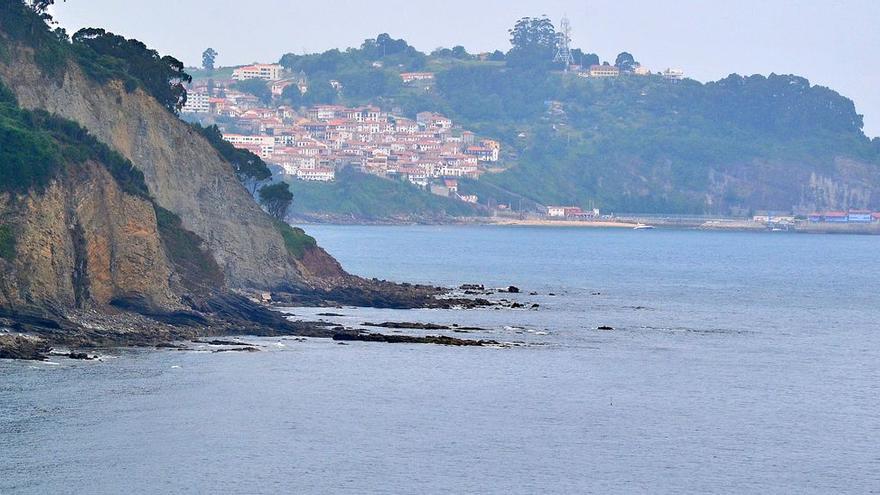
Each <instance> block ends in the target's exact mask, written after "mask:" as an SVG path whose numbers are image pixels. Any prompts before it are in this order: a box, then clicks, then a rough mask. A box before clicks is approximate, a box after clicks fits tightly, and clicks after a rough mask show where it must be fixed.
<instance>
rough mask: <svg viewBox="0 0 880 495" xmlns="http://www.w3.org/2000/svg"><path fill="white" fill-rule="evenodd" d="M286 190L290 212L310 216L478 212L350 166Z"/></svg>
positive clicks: (421, 216) (401, 217) (386, 216)
mask: <svg viewBox="0 0 880 495" xmlns="http://www.w3.org/2000/svg"><path fill="white" fill-rule="evenodd" d="M290 190H291V191H292V192H293V206H292V207H291V211H292V213H293V214H294V215H296V216H299V217H304V218H310V219H321V218H323V219H334V220H340V221H344V220H346V219H350V220H389V219H396V220H419V221H424V220H430V219H432V218H434V219H437V220H442V219H445V218H448V217H453V216H473V215H477V214H480V213H481V212H480V210H478V209H477V208H475V207H474V206H472V205H469V204H467V203H463V202H461V201H458V200H453V199H450V198H444V197H440V196H435V195H433V194H430V193H427V192H425V191H423V190H421V189H418V188H417V187H415V186H413V185H412V184H409V183H406V182H401V181H395V180H389V179H383V178H380V177H376V176H373V175H367V174H364V173H361V172H358V171H355V170H353V169H351V168H346V169H343V170H340V171H339V172H338V173H337V174H336V180H335V181H333V182H307V181H300V180H294V181H292V183H291V186H290Z"/></svg>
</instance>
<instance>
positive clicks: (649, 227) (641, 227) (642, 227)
mask: <svg viewBox="0 0 880 495" xmlns="http://www.w3.org/2000/svg"><path fill="white" fill-rule="evenodd" d="M653 229H654V226H653V225H645V224H643V223H640V224H636V226H635V227H633V230H653Z"/></svg>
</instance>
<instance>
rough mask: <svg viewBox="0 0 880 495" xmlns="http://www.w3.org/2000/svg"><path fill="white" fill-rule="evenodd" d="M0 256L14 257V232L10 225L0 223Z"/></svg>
mask: <svg viewBox="0 0 880 495" xmlns="http://www.w3.org/2000/svg"><path fill="white" fill-rule="evenodd" d="M0 258H3V259H5V260H9V261H11V260H12V259H13V258H15V232H14V231H13V230H12V226H11V225H0Z"/></svg>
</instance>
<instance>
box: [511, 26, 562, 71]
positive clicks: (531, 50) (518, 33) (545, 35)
mask: <svg viewBox="0 0 880 495" xmlns="http://www.w3.org/2000/svg"><path fill="white" fill-rule="evenodd" d="M508 32H509V33H510V44H511V45H512V48H511V49H510V51H509V52H507V65H508V66H510V67H519V68H549V67H550V66H551V65H552V63H553V55H554V54H555V53H556V40H557V36H556V28H555V27H554V26H553V22H551V21H550V19H548V18H547V16H541V17H523V18H522V19H520V20H519V21H517V22H516V25H514V26H513V28H511V29H510V30H509V31H508Z"/></svg>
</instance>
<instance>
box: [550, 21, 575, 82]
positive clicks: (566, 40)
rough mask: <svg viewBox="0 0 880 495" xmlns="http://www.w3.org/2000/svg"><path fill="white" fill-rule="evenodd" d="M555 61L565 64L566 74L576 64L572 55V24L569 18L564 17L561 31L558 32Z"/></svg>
mask: <svg viewBox="0 0 880 495" xmlns="http://www.w3.org/2000/svg"><path fill="white" fill-rule="evenodd" d="M553 61H554V62H561V63H563V64H565V72H568V68H569V67H570V66H571V65H572V64H574V57H573V56H572V55H571V23H570V22H569V21H568V17H563V18H562V21H560V22H559V31H557V32H556V55H555V56H554V57H553Z"/></svg>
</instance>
